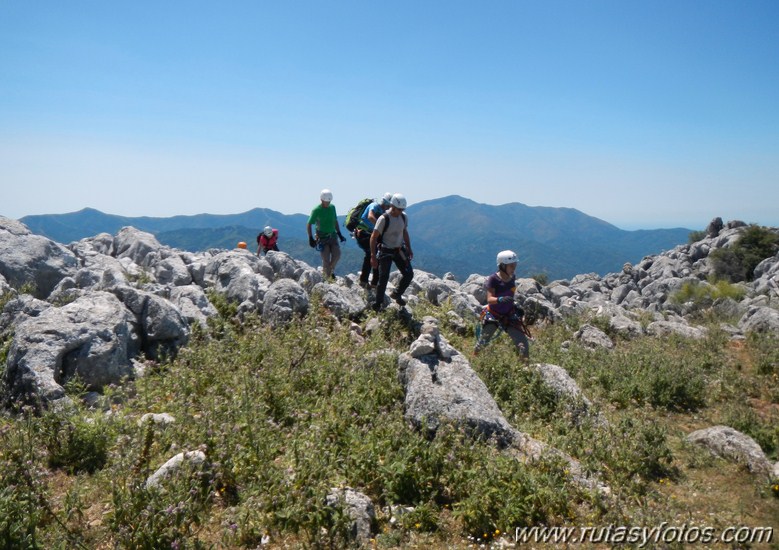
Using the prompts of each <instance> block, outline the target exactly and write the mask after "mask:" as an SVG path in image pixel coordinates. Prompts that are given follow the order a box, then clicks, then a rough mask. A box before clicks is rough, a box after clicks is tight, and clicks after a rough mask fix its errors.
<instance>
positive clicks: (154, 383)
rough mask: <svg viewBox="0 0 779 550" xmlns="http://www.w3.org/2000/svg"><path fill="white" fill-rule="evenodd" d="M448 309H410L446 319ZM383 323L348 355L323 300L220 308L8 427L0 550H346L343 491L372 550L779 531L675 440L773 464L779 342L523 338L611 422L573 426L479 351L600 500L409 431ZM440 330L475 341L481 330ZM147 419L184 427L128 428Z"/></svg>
mask: <svg viewBox="0 0 779 550" xmlns="http://www.w3.org/2000/svg"><path fill="white" fill-rule="evenodd" d="M444 308H445V306H444ZM444 308H436V307H433V306H430V305H425V306H419V307H418V308H417V309H415V311H414V316H415V317H416V318H421V316H422V315H426V314H433V315H435V316H436V317H438V318H439V319H445V318H446V315H445V311H444ZM219 309H220V311H223V312H225V313H229V307H228V304H219ZM382 318H383V320H384V325H383V328H382V329H381V330H379V331H377V332H376V333H374V334H372V335H370V337H368V338H367V339H366V341H365V343H364V344H357V343H355V341H354V340H353V338H352V335H351V333H350V331H349V328H348V327H347V326H342V325H341V324H339V323H337V322H336V321H334V320H333V319H332V318H331V317H329V316H328V315H326V314H325V312H324V311H321V310H319V309H318V306H317V305H316V303H314V305H313V307H312V313H310V314H309V315H308V317H306V318H305V319H301V320H299V321H298V322H296V323H294V324H292V325H291V326H290V327H289V328H288V329H286V330H279V331H276V332H271V331H270V329H269V328H268V327H267V326H265V325H263V324H261V323H259V322H257V321H256V320H253V319H249V320H248V321H245V322H244V324H243V325H237V324H234V323H233V322H231V321H230V320H229V319H228V318H225V317H222V318H220V319H218V320H216V321H215V322H214V326H213V334H214V336H213V337H211V338H206V337H205V336H204V335H203V334H202V333H201V332H197V333H196V336H195V340H194V341H193V342H192V343H191V345H190V346H189V347H188V348H187V349H186V350H183V351H182V352H181V353H180V354H179V356H178V357H177V359H176V360H175V361H172V362H169V363H164V364H155V365H151V366H150V367H149V368H148V369H147V373H146V376H145V377H143V378H141V379H139V380H137V381H134V382H128V383H127V384H125V385H122V386H121V387H116V388H111V389H110V390H109V391H108V392H107V393H106V395H105V396H104V399H103V404H102V407H101V408H99V409H98V410H88V409H86V408H84V407H83V406H81V405H75V406H74V407H73V408H72V409H69V410H66V411H63V412H58V413H53V412H49V413H45V414H43V415H42V416H34V415H32V414H26V415H19V416H15V417H4V418H0V547H4V548H114V547H119V548H149V549H152V548H154V549H159V548H256V547H258V546H259V545H261V544H262V543H263V541H266V542H267V546H266V547H270V548H282V547H292V548H294V547H332V548H340V547H344V546H346V545H348V535H347V530H348V529H347V528H348V519H347V518H346V516H345V514H344V513H343V511H339V510H335V509H331V508H328V507H327V506H326V505H325V496H326V495H327V494H328V492H329V491H330V489H331V488H333V487H345V486H349V487H353V488H355V489H358V490H360V491H362V492H363V493H365V494H367V495H368V496H370V497H371V499H372V500H373V502H374V504H375V505H376V509H377V522H376V525H375V528H376V537H375V539H374V541H373V545H374V546H375V547H378V548H394V547H421V546H426V547H429V548H465V547H469V546H473V545H478V544H488V543H489V542H490V541H493V540H494V539H496V538H502V539H505V540H507V541H509V542H513V540H514V539H513V535H514V529H515V528H517V527H522V526H529V525H538V524H543V525H576V526H583V525H608V524H615V525H636V526H638V525H645V526H649V527H652V526H656V525H660V524H661V523H662V522H663V521H666V522H668V523H669V524H674V525H682V524H684V523H686V524H688V525H690V524H695V525H701V526H703V525H705V526H712V527H717V528H722V527H725V526H728V525H752V526H773V527H774V528H775V529H779V521H778V520H777V518H779V498H777V496H778V494H779V488H778V489H774V492H772V488H771V485H770V484H769V483H767V481H766V480H761V479H757V478H755V477H754V476H752V475H751V474H749V473H747V472H746V471H744V469H743V468H741V467H739V466H736V465H733V464H730V463H727V462H725V461H723V460H720V459H715V458H712V457H711V456H710V455H709V454H708V453H707V452H705V451H702V450H700V449H698V448H694V447H691V446H689V445H687V444H685V443H684V436H685V435H686V434H687V433H689V432H690V431H692V430H694V429H697V428H701V427H706V426H710V425H713V424H718V423H730V424H731V425H733V427H735V428H736V429H739V430H741V431H744V432H745V433H748V434H749V435H751V436H752V437H754V438H755V439H756V440H757V441H758V442H759V443H760V445H761V446H763V449H764V450H765V451H766V452H767V453H768V454H769V455H770V456H771V458H772V459H773V460H777V459H779V456H777V455H778V453H779V431H777V426H779V381H778V380H777V376H778V375H779V366H777V362H778V361H779V351H777V350H779V345H777V344H778V342H777V341H776V340H775V339H770V338H769V337H767V336H754V337H750V338H749V339H748V340H746V341H745V342H743V343H740V344H734V343H733V342H731V341H730V340H729V339H728V338H727V337H726V336H725V335H724V334H723V333H722V332H721V331H720V330H719V329H717V327H716V326H715V325H712V326H711V327H710V331H709V336H708V337H707V338H706V339H705V340H700V341H692V340H685V339H682V338H665V339H655V338H638V339H635V340H621V339H619V340H618V341H617V347H616V349H615V350H613V351H611V352H608V351H605V350H604V351H595V352H593V351H588V350H586V349H584V348H582V347H580V346H578V345H577V344H576V343H571V344H570V345H568V346H567V347H566V348H563V346H562V345H561V344H562V343H563V342H564V341H566V340H569V339H571V336H572V334H573V332H575V330H576V329H578V327H579V326H580V324H582V323H584V322H585V321H586V320H585V319H570V320H568V321H567V323H561V324H558V325H552V326H548V327H544V328H538V329H535V330H534V333H535V337H536V338H535V342H534V344H533V347H532V349H531V357H532V360H533V362H548V363H553V364H556V365H560V366H562V367H564V368H565V369H566V370H567V371H568V372H569V373H570V374H571V375H572V376H573V377H574V378H575V379H576V380H577V382H578V383H579V385H580V386H581V388H582V389H583V391H584V393H585V394H586V395H587V396H588V397H589V399H590V400H591V401H592V402H593V404H594V405H593V406H594V408H595V410H596V412H599V413H600V415H601V416H602V417H603V418H605V419H606V420H607V421H608V424H607V425H603V424H601V423H599V422H596V421H594V420H592V417H587V418H577V417H575V416H574V415H572V413H571V412H570V411H571V410H572V409H571V408H570V407H568V406H567V405H568V404H567V403H565V402H563V401H561V400H560V399H559V398H558V397H556V396H555V394H554V393H552V392H551V391H550V390H548V389H547V388H546V387H545V386H544V385H543V384H542V383H541V380H540V378H539V376H538V374H537V373H536V372H535V371H534V370H533V369H532V368H527V367H523V366H522V365H521V364H520V363H519V362H518V361H517V359H516V357H515V355H514V353H513V350H512V349H511V346H510V345H509V341H508V339H507V338H506V337H500V338H498V339H496V340H495V341H494V342H493V344H492V345H491V346H490V348H488V350H487V351H486V352H484V353H482V354H481V355H480V356H479V357H478V358H476V359H473V360H472V366H473V368H474V369H475V370H476V371H477V372H478V373H479V375H480V376H481V377H482V379H483V380H484V381H485V383H486V384H487V386H488V387H489V389H490V391H491V393H492V395H493V396H494V397H495V399H496V401H497V402H498V404H499V406H500V407H501V409H502V410H503V412H504V414H505V415H506V417H507V419H508V420H509V422H511V423H512V424H513V425H514V426H516V427H517V428H518V429H520V430H522V431H524V432H527V433H529V434H531V435H532V436H534V437H536V438H538V439H540V440H542V441H545V442H548V443H550V444H551V445H554V446H556V447H558V448H560V449H562V450H564V451H566V452H567V453H569V454H571V455H573V456H575V457H576V458H578V459H579V460H580V461H581V462H582V464H583V465H584V466H585V468H587V469H589V470H591V471H593V472H597V473H598V475H599V476H600V477H601V479H602V480H603V481H605V482H606V483H608V484H609V485H610V487H611V489H612V494H611V495H610V496H603V495H599V494H594V493H592V492H589V491H587V490H585V489H583V488H582V487H579V486H577V485H576V484H574V483H572V482H571V481H570V480H569V479H568V476H567V473H566V471H565V466H564V465H563V464H561V463H560V462H557V461H554V460H551V459H550V460H548V461H543V462H539V463H535V464H526V463H523V462H521V461H518V460H516V459H515V458H513V457H511V456H509V455H507V454H506V453H504V452H501V451H499V450H497V449H496V447H495V446H494V445H491V444H490V443H489V442H484V441H475V440H472V439H469V438H467V437H465V436H464V435H463V434H462V433H461V432H460V431H459V430H457V429H456V428H454V427H444V428H443V429H441V430H439V433H438V435H437V437H436V438H435V439H434V440H429V439H427V438H426V437H425V436H424V435H423V433H420V432H418V431H416V430H414V429H412V428H411V427H410V426H409V425H408V424H407V423H406V422H405V420H404V418H403V389H402V387H401V385H400V383H399V381H398V373H397V364H396V360H397V354H398V353H400V352H403V351H405V350H406V349H408V345H409V344H410V342H411V340H412V338H413V336H412V335H411V334H409V331H408V328H407V327H406V326H405V325H404V324H403V323H402V322H401V320H400V319H399V318H397V317H396V316H395V314H394V313H393V312H392V311H388V312H386V313H384V314H382ZM442 330H443V332H444V333H445V335H446V337H447V338H448V339H449V340H450V342H452V344H453V345H454V346H455V347H456V348H458V349H460V350H464V351H467V350H470V349H471V348H472V346H473V334H466V335H457V334H455V333H450V331H448V330H447V329H446V327H445V326H444V327H443V328H442ZM69 391H70V392H71V393H72V395H73V396H74V397H78V395H79V393H80V392H81V391H82V390H81V389H80V388H79V387H78V386H77V385H72V386H71V387H69ZM75 401H76V402H77V403H78V400H75ZM149 412H153V413H163V412H166V413H169V414H171V415H172V416H173V417H175V419H176V421H175V423H173V424H169V425H167V426H162V425H155V424H153V423H149V422H146V423H141V424H139V419H140V417H141V416H142V415H143V414H145V413H149ZM198 449H199V450H202V451H203V452H204V453H205V454H206V456H207V458H208V460H207V462H206V464H205V465H201V466H191V467H189V468H185V469H184V470H183V471H180V472H179V473H178V474H177V475H176V476H174V477H173V478H171V479H168V480H167V481H166V482H165V483H163V484H162V485H161V486H160V487H159V488H147V487H146V486H145V480H146V479H147V477H148V476H149V475H150V474H151V473H152V472H154V471H155V470H156V469H157V468H158V467H159V466H160V465H162V464H163V463H164V462H165V461H166V460H168V459H169V458H170V457H171V456H173V455H175V454H177V453H179V452H182V451H184V450H198ZM397 506H402V507H405V508H406V509H407V513H405V514H402V515H401V514H398V513H393V512H391V510H392V509H396V508H394V507H397ZM777 536H779V535H775V538H774V540H776V537H777Z"/></svg>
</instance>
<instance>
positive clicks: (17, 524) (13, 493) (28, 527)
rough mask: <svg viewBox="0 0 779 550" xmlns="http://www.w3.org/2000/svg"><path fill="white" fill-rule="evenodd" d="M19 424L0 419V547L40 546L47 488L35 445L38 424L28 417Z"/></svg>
mask: <svg viewBox="0 0 779 550" xmlns="http://www.w3.org/2000/svg"><path fill="white" fill-rule="evenodd" d="M18 427H19V428H20V429H12V426H11V425H10V424H7V423H6V422H5V421H4V420H2V419H0V548H24V549H26V548H40V547H41V544H40V536H41V535H40V531H41V530H42V527H43V525H44V519H45V518H46V512H45V510H44V509H43V508H42V507H41V501H42V499H44V498H45V495H46V493H47V489H46V485H45V476H44V475H43V472H42V471H41V468H40V467H39V466H38V452H37V449H36V447H35V439H36V434H37V425H36V422H35V419H34V418H33V417H27V418H24V419H22V420H20V421H19V425H18Z"/></svg>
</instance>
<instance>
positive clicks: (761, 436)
mask: <svg viewBox="0 0 779 550" xmlns="http://www.w3.org/2000/svg"><path fill="white" fill-rule="evenodd" d="M778 421H779V417H776V418H773V419H768V420H763V419H762V418H761V417H760V416H758V415H757V413H756V412H755V411H754V410H753V409H752V408H751V407H749V406H747V405H743V404H736V405H731V406H729V407H727V408H726V409H725V412H724V416H723V418H722V424H724V425H726V426H730V427H731V428H733V429H734V430H738V431H740V432H742V433H745V434H747V435H748V436H750V437H751V438H752V439H754V440H755V442H756V443H757V444H758V445H760V447H761V448H762V449H763V451H764V452H765V453H766V454H767V455H769V456H773V457H774V458H775V457H776V456H777V453H778V452H779V422H778Z"/></svg>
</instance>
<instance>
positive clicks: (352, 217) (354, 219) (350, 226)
mask: <svg viewBox="0 0 779 550" xmlns="http://www.w3.org/2000/svg"><path fill="white" fill-rule="evenodd" d="M372 202H373V199H362V200H361V201H360V202H358V203H357V204H356V205H355V206H354V208H352V209H351V210H349V212H347V213H346V230H347V231H349V232H350V233H351V232H352V231H354V230H355V229H357V226H358V225H360V218H362V213H363V212H365V208H366V207H367V206H368V205H369V204H370V203H372Z"/></svg>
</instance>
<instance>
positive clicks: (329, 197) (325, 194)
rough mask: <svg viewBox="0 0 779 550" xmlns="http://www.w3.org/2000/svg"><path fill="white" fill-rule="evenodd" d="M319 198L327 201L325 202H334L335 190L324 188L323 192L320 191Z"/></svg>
mask: <svg viewBox="0 0 779 550" xmlns="http://www.w3.org/2000/svg"><path fill="white" fill-rule="evenodd" d="M319 200H320V201H325V202H332V201H333V192H332V191H330V190H329V189H322V192H321V193H319Z"/></svg>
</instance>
